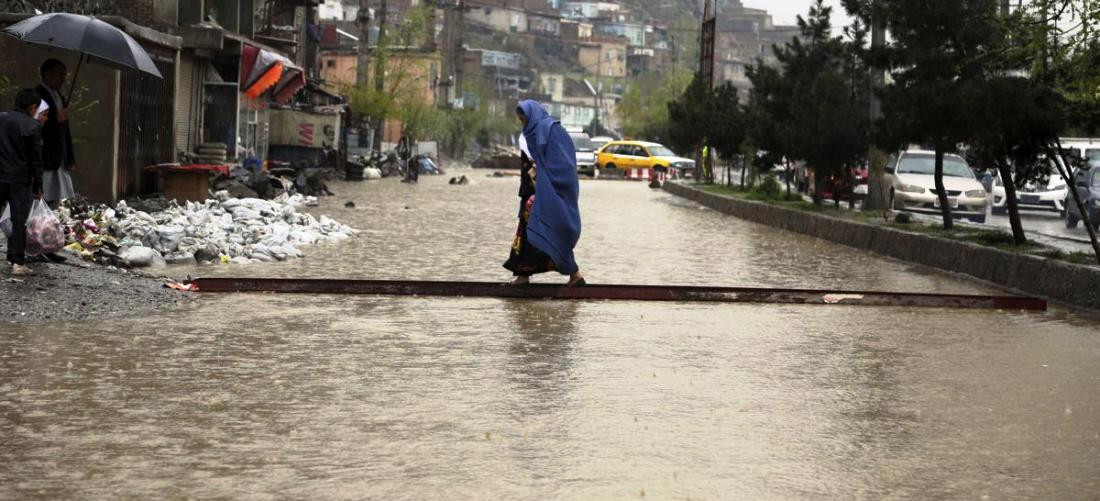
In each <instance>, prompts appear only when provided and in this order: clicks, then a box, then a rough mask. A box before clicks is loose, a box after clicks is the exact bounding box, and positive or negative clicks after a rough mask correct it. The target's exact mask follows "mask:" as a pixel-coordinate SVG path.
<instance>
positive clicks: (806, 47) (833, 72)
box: [757, 0, 870, 204]
mask: <svg viewBox="0 0 1100 501" xmlns="http://www.w3.org/2000/svg"><path fill="white" fill-rule="evenodd" d="M831 14H832V9H831V8H830V7H828V6H826V5H825V4H824V2H823V1H822V0H816V1H815V2H814V4H813V5H812V6H811V7H810V12H809V16H808V17H806V18H803V17H801V16H799V18H798V27H799V30H800V32H801V36H800V37H796V38H794V39H792V40H791V41H790V42H787V43H786V44H785V45H784V46H783V47H776V58H777V59H778V60H779V65H780V66H779V72H780V74H781V75H782V79H784V80H786V82H784V83H782V84H781V87H782V86H789V88H786V89H781V93H780V94H781V97H782V99H781V100H780V101H781V103H783V104H786V109H778V110H777V111H778V116H777V117H770V118H767V119H766V120H769V121H772V122H773V123H777V124H783V123H786V125H778V126H777V127H778V129H777V131H774V132H772V134H771V135H782V134H786V135H787V136H788V137H789V138H792V139H796V140H791V142H790V144H788V145H784V144H783V142H784V141H785V140H780V141H775V143H776V146H778V147H779V148H780V149H784V148H785V149H788V150H789V151H788V152H787V153H789V155H790V156H791V157H793V158H796V159H800V160H803V161H805V162H806V164H807V165H809V166H810V168H811V169H812V170H813V174H814V181H815V184H816V187H815V188H816V189H815V190H814V202H815V203H816V204H820V203H821V197H820V193H821V191H822V187H823V186H824V183H825V181H826V180H827V179H829V178H831V177H839V178H843V179H845V180H847V181H849V183H848V184H850V180H851V179H850V178H851V168H852V167H855V166H857V165H859V164H860V163H862V162H863V161H864V157H865V156H866V154H867V147H868V145H869V140H868V133H869V130H870V124H869V120H868V117H867V108H868V101H867V99H868V95H869V93H868V88H867V86H866V85H864V82H865V81H864V80H863V77H862V75H864V74H865V69H863V68H862V67H860V66H859V65H858V64H856V63H855V62H854V61H855V58H853V57H852V52H853V50H855V49H854V47H856V46H858V45H860V44H861V43H862V35H860V34H858V33H857V34H856V36H854V37H853V40H852V41H850V42H846V41H845V40H844V39H843V38H841V37H839V36H833V35H832V24H831V21H830V18H831ZM757 75H758V77H759V76H760V75H761V73H760V72H757ZM769 109H770V107H769V106H763V107H762V110H764V112H765V113H767V111H768V110H769ZM767 136H769V135H768V134H765V137H767Z"/></svg>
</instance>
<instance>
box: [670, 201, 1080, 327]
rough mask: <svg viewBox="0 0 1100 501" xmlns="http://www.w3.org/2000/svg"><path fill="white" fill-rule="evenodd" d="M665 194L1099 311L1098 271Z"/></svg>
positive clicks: (801, 214) (789, 212) (765, 207)
mask: <svg viewBox="0 0 1100 501" xmlns="http://www.w3.org/2000/svg"><path fill="white" fill-rule="evenodd" d="M664 189H665V191H667V192H669V193H671V194H673V195H676V196H680V197H683V198H687V199H689V200H693V201H695V202H698V203H700V204H702V205H704V206H706V207H709V208H711V209H714V210H716V211H719V212H722V213H725V214H730V215H732V216H736V217H739V218H741V219H745V220H748V221H752V222H754V223H759V224H764V225H768V226H772V227H775V228H780V229H783V230H787V231H791V232H794V233H800V234H804V235H809V236H813V237H817V238H821V239H823V240H828V241H830V242H834V243H838V244H841V245H846V246H848V247H854V248H857V249H862V250H868V251H871V252H874V253H876V254H880V255H883V256H888V257H892V258H895V259H899V260H902V261H908V262H912V263H917V264H921V265H924V266H928V267H931V268H936V269H940V270H943V271H947V272H952V273H959V274H962V275H967V276H969V277H972V278H975V279H978V280H981V281H983V282H987V283H990V284H993V285H996V286H999V287H1003V288H1006V289H1008V290H1011V291H1016V292H1020V293H1024V294H1028V295H1032V296H1038V297H1043V298H1046V299H1048V300H1052V301H1056V302H1060V303H1065V304H1069V305H1073V306H1078V307H1083V308H1089V309H1093V310H1100V268H1097V267H1094V266H1085V265H1078V264H1073V263H1068V262H1064V261H1058V260H1054V259H1046V258H1042V257H1039V256H1032V255H1026V254H1019V253H1014V252H1008V251H1003V250H1000V249H996V248H993V247H985V246H981V245H978V244H972V243H968V242H959V241H955V240H950V239H946V238H938V237H934V236H931V235H925V234H921V233H914V232H909V231H904V230H900V229H897V228H891V227H887V226H882V225H876V224H870V223H861V222H858V221H849V220H844V219H838V218H834V217H829V216H826V215H823V214H815V213H813V212H806V211H802V210H798V209H789V208H786V207H780V206H777V205H772V204H767V203H763V202H754V201H749V200H741V199H738V198H735V197H731V196H726V195H719V194H715V193H710V192H706V191H703V190H700V189H697V188H694V187H691V186H687V185H684V184H682V183H665V184H664Z"/></svg>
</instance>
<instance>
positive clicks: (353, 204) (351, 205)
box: [344, 202, 355, 209]
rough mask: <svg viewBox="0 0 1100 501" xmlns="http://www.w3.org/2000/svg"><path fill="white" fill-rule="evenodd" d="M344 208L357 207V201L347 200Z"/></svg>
mask: <svg viewBox="0 0 1100 501" xmlns="http://www.w3.org/2000/svg"><path fill="white" fill-rule="evenodd" d="M344 208H345V209H354V208H355V202H347V203H345V204H344Z"/></svg>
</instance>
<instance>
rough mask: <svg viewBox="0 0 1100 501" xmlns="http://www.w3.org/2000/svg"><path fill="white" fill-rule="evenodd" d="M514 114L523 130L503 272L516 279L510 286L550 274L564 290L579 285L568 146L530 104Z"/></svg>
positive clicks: (576, 186) (573, 169)
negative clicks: (515, 218)
mask: <svg viewBox="0 0 1100 501" xmlns="http://www.w3.org/2000/svg"><path fill="white" fill-rule="evenodd" d="M516 114H517V115H518V117H519V120H520V122H521V123H522V124H523V134H521V135H520V150H521V151H522V152H523V153H522V154H521V157H522V160H523V170H522V176H521V177H520V188H519V197H520V208H519V226H518V228H517V230H516V237H515V239H514V240H513V242H512V251H511V253H510V255H509V256H508V261H506V262H505V263H504V267H505V268H506V269H508V270H510V271H512V273H513V274H514V275H515V277H516V279H515V280H513V281H512V285H524V284H527V283H529V282H530V281H531V276H532V275H535V274H537V273H545V272H550V271H557V272H558V273H561V274H563V275H569V282H568V283H567V284H566V285H567V286H570V287H575V286H582V285H585V281H584V276H582V275H581V273H580V269H579V267H578V266H577V263H576V261H575V259H574V256H573V248H574V247H576V245H577V241H578V240H580V236H581V215H580V210H579V208H578V206H577V200H578V197H579V194H580V182H579V180H578V179H577V155H576V152H575V149H574V147H573V140H572V139H571V138H570V137H569V134H568V133H566V132H565V129H564V128H562V126H561V123H560V122H558V121H557V120H555V119H554V118H552V117H551V116H550V115H549V114H548V113H547V112H546V109H544V108H543V107H542V105H540V104H539V103H537V102H535V101H530V100H528V101H523V102H522V103H520V104H519V106H518V107H517V108H516Z"/></svg>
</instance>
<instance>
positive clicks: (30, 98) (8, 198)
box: [0, 89, 42, 275]
mask: <svg viewBox="0 0 1100 501" xmlns="http://www.w3.org/2000/svg"><path fill="white" fill-rule="evenodd" d="M40 102H41V99H40V98H39V97H38V94H37V93H36V92H35V91H33V90H31V89H23V90H21V91H19V93H18V94H16V96H15V109H14V110H13V111H7V112H3V113H0V211H2V210H3V207H4V205H8V206H9V208H10V210H11V223H12V232H11V236H10V237H8V256H7V257H8V262H9V263H11V272H12V274H13V275H31V274H33V273H32V272H31V270H30V269H29V268H27V266H26V255H25V250H26V246H27V216H28V215H29V214H30V210H31V201H32V200H33V198H34V197H39V198H40V197H41V196H42V125H41V123H39V122H38V121H37V120H35V118H34V115H35V113H36V111H37V110H38V105H39V103H40Z"/></svg>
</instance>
